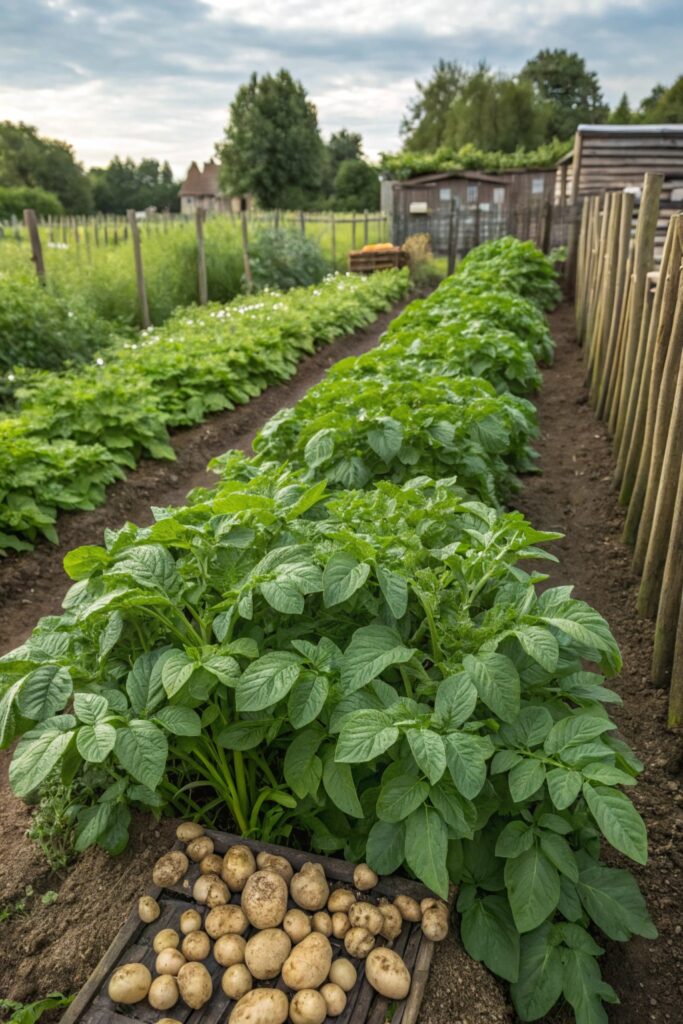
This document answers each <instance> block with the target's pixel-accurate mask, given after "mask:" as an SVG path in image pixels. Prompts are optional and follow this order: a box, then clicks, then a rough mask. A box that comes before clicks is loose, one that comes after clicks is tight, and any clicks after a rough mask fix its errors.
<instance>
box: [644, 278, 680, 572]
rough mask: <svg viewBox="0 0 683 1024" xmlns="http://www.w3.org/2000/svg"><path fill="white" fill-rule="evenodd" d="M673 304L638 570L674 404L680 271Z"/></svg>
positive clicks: (647, 542)
mask: <svg viewBox="0 0 683 1024" xmlns="http://www.w3.org/2000/svg"><path fill="white" fill-rule="evenodd" d="M676 284H677V288H676V308H675V310H674V315H673V319H672V323H671V331H670V332H669V335H668V338H665V339H664V344H665V346H666V357H665V360H664V366H663V368H662V375H661V379H660V383H659V390H658V393H657V410H656V414H655V419H654V426H653V430H652V444H651V449H650V460H649V463H648V465H647V466H646V467H645V469H646V471H647V483H646V486H645V494H644V499H643V509H642V513H641V516H640V522H639V524H638V533H637V536H636V543H635V548H634V551H633V563H632V564H633V569H634V571H635V572H637V573H642V571H643V568H644V565H645V559H646V556H647V553H648V548H649V545H650V539H651V533H652V527H653V522H654V516H655V506H656V503H657V494H658V490H659V485H660V478H661V476H662V468H663V462H664V454H665V451H666V445H667V440H668V434H669V423H670V421H671V411H672V408H673V404H674V398H675V393H676V391H675V389H676V381H677V379H678V369H679V366H680V364H681V358H682V356H683V273H681V272H680V268H679V273H678V276H677V281H676Z"/></svg>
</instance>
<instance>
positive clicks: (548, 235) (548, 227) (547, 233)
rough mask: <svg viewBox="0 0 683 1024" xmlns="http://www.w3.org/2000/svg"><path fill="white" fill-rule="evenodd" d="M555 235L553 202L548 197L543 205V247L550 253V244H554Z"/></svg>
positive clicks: (544, 250) (545, 251)
mask: <svg viewBox="0 0 683 1024" xmlns="http://www.w3.org/2000/svg"><path fill="white" fill-rule="evenodd" d="M552 235H553V204H552V203H551V201H550V200H549V199H546V201H545V204H544V207H543V233H542V236H541V238H542V242H541V249H542V250H543V252H544V253H545V254H546V256H547V255H548V253H549V252H550V246H551V244H552Z"/></svg>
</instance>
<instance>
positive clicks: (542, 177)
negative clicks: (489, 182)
mask: <svg viewBox="0 0 683 1024" xmlns="http://www.w3.org/2000/svg"><path fill="white" fill-rule="evenodd" d="M555 175H556V171H555V168H554V167H550V168H548V167H539V168H535V167H512V168H510V169H509V170H507V171H500V172H498V173H497V174H496V175H495V177H496V178H499V179H500V181H502V182H505V184H506V185H507V190H506V205H507V206H508V207H515V208H518V207H525V206H533V205H535V204H543V203H546V202H548V201H550V202H554V196H555Z"/></svg>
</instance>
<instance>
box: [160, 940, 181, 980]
mask: <svg viewBox="0 0 683 1024" xmlns="http://www.w3.org/2000/svg"><path fill="white" fill-rule="evenodd" d="M184 963H187V961H186V960H185V957H184V956H183V954H182V953H181V952H180V950H179V949H173V947H172V946H168V947H167V948H166V949H162V951H161V953H159V955H158V956H157V959H156V963H155V965H154V967H155V970H156V972H157V974H173V975H174V976H175V975H176V974H177V973H178V971H179V970H180V968H181V967H182V966H183V964H184Z"/></svg>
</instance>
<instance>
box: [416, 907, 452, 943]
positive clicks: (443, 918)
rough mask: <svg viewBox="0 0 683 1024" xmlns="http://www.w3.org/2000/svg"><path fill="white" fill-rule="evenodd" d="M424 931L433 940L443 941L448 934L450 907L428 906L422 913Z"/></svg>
mask: <svg viewBox="0 0 683 1024" xmlns="http://www.w3.org/2000/svg"><path fill="white" fill-rule="evenodd" d="M422 932H423V934H424V935H425V936H426V938H428V939H431V941H432V942H442V941H443V940H444V939H445V938H446V936H447V935H448V908H447V907H446V905H445V904H443V905H442V906H433V907H427V909H426V910H425V911H424V913H423V914H422Z"/></svg>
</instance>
